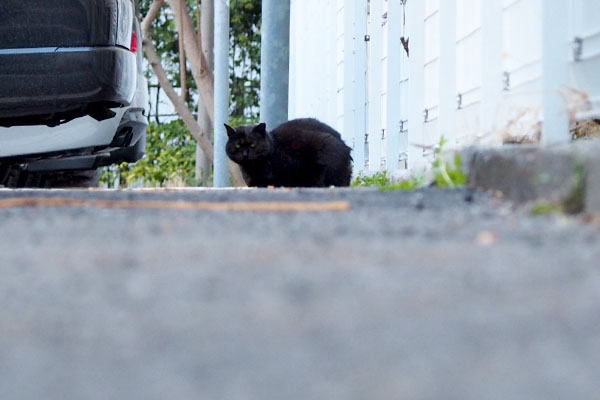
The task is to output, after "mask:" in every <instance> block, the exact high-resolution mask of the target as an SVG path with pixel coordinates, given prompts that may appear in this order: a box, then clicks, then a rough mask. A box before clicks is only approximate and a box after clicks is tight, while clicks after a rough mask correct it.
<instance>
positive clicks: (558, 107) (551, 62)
mask: <svg viewBox="0 0 600 400" xmlns="http://www.w3.org/2000/svg"><path fill="white" fill-rule="evenodd" d="M568 4H569V3H568V2H567V1H565V0H563V1H554V0H543V2H542V25H543V28H542V32H543V34H542V41H543V45H542V46H543V52H542V58H543V59H542V64H543V74H544V76H543V78H542V80H543V87H544V99H543V106H544V121H543V123H542V142H543V143H556V142H567V141H568V140H569V118H568V114H567V103H566V99H565V97H564V95H565V93H564V92H561V91H562V90H564V89H565V88H566V87H567V85H568V83H569V23H568V15H569V14H568V12H569V8H568Z"/></svg>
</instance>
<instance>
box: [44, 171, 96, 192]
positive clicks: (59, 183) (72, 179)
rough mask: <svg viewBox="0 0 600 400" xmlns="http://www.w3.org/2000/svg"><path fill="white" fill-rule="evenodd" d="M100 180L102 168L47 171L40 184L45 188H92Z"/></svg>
mask: <svg viewBox="0 0 600 400" xmlns="http://www.w3.org/2000/svg"><path fill="white" fill-rule="evenodd" d="M99 182H100V170H99V169H93V170H86V171H81V170H79V171H60V172H46V173H44V174H43V175H42V176H41V179H40V182H39V184H41V185H40V186H43V187H45V188H90V187H97V186H98V183H99Z"/></svg>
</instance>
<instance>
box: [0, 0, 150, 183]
mask: <svg viewBox="0 0 600 400" xmlns="http://www.w3.org/2000/svg"><path fill="white" fill-rule="evenodd" d="M147 104H148V93H147V82H146V79H145V77H144V74H143V71H142V53H141V33H140V27H139V19H138V18H137V13H136V4H135V3H134V1H133V0H0V185H4V186H17V187H18V186H65V185H66V186H78V185H90V184H94V180H97V177H98V173H97V169H98V167H100V166H104V165H110V164H112V163H116V162H122V161H130V162H131V161H136V160H138V159H139V158H140V157H141V156H142V155H143V152H144V147H145V132H146V128H147V125H148V122H147V118H146V116H145V114H146V109H147Z"/></svg>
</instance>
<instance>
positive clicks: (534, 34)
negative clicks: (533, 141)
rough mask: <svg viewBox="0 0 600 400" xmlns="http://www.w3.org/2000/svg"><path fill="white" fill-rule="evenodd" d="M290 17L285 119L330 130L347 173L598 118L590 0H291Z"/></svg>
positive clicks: (599, 10) (597, 55) (564, 132)
mask: <svg viewBox="0 0 600 400" xmlns="http://www.w3.org/2000/svg"><path fill="white" fill-rule="evenodd" d="M291 21H292V22H291V24H292V26H291V42H290V45H291V49H290V51H291V63H290V64H291V67H290V109H289V113H290V118H298V117H317V118H319V119H320V120H322V121H324V122H326V123H328V124H330V125H332V126H334V127H336V128H337V129H338V130H339V131H340V132H341V133H342V135H343V137H344V139H345V141H346V143H348V144H349V145H351V146H352V147H353V157H354V160H355V172H359V171H361V170H367V171H373V172H374V171H379V170H383V169H385V170H388V171H396V170H399V169H400V170H402V169H406V168H409V169H412V168H418V167H421V166H423V165H426V163H427V162H428V161H429V159H430V156H431V154H432V149H433V147H434V146H435V145H436V144H437V143H439V141H440V138H441V136H444V137H445V138H446V139H447V140H448V141H449V144H450V145H451V146H462V145H465V144H469V143H473V142H480V143H492V144H498V143H502V141H503V140H504V139H505V138H506V136H517V137H521V136H527V135H529V136H535V135H536V134H539V133H540V132H541V139H542V141H543V142H546V143H550V142H557V141H567V140H568V139H569V129H568V123H569V120H573V119H574V118H576V117H579V118H588V117H592V116H599V115H600V1H599V0H370V1H369V0H292V16H291ZM404 44H407V46H406V47H407V49H405V46H404ZM407 53H408V54H407ZM363 166H364V167H363Z"/></svg>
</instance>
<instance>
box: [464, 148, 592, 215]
mask: <svg viewBox="0 0 600 400" xmlns="http://www.w3.org/2000/svg"><path fill="white" fill-rule="evenodd" d="M461 157H462V160H463V165H464V166H465V168H466V170H467V174H468V177H467V184H468V185H469V186H470V187H473V188H483V189H487V190H492V191H497V192H500V193H502V196H503V197H504V198H507V199H509V200H512V201H515V202H518V203H524V202H538V203H546V204H552V205H560V206H562V207H563V209H565V210H566V211H568V212H580V211H585V212H590V213H598V214H600V140H598V139H594V140H580V141H578V142H575V143H569V144H561V145H552V146H541V145H510V146H503V147H497V148H489V147H470V148H467V149H465V150H463V151H462V152H461Z"/></svg>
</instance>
